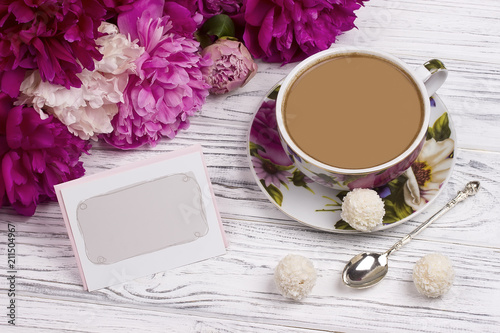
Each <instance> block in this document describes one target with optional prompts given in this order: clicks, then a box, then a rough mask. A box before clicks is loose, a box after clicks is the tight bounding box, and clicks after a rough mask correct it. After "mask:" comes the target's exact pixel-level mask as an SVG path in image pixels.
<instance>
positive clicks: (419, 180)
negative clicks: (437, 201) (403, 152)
mask: <svg viewBox="0 0 500 333" xmlns="http://www.w3.org/2000/svg"><path fill="white" fill-rule="evenodd" d="M453 147H454V142H453V140H452V139H446V140H443V141H439V142H437V141H436V140H435V139H430V140H427V141H426V142H425V144H424V147H423V149H422V152H421V153H420V155H419V156H418V158H417V160H416V161H415V162H414V163H413V165H412V166H411V168H410V169H408V171H406V173H405V175H406V176H407V177H408V180H407V181H406V183H405V185H404V188H403V190H404V198H405V202H406V204H407V205H409V206H410V207H412V208H413V209H414V210H418V209H419V208H421V207H423V206H424V205H425V204H426V203H427V202H429V200H430V199H431V198H433V197H434V196H435V195H436V194H437V192H438V191H439V188H440V187H441V184H442V183H443V182H444V181H445V180H446V176H447V175H448V170H449V169H450V168H451V166H452V164H453V160H452V159H451V158H448V157H449V156H450V154H451V153H452V152H453Z"/></svg>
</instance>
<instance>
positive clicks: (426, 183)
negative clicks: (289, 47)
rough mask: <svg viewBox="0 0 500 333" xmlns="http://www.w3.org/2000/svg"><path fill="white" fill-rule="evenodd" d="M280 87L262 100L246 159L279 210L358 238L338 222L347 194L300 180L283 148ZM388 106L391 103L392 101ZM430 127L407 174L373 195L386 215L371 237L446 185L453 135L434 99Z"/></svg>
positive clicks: (441, 105) (421, 206)
mask: <svg viewBox="0 0 500 333" xmlns="http://www.w3.org/2000/svg"><path fill="white" fill-rule="evenodd" d="M280 84H281V82H279V83H278V84H276V86H275V87H273V89H272V90H271V91H270V92H269V93H268V94H267V95H266V97H265V98H264V100H263V101H262V103H261V104H260V106H259V109H258V110H257V112H256V113H255V115H254V118H253V119H252V122H251V126H250V130H249V135H248V158H249V161H250V170H251V172H252V174H253V175H254V177H255V179H256V181H257V184H258V185H259V187H260V188H261V190H262V191H263V192H264V194H266V196H267V197H268V198H269V200H270V201H271V202H272V203H273V204H274V205H275V206H276V207H278V209H280V210H281V211H282V212H283V213H285V214H286V215H288V216H290V217H291V218H293V219H295V220H297V221H299V222H301V223H303V224H305V225H308V226H310V227H312V228H315V229H320V230H324V231H329V232H339V233H358V232H360V231H357V230H354V229H352V228H351V227H350V226H349V225H348V224H347V223H346V222H344V221H342V220H341V218H340V211H341V204H342V198H343V197H344V195H345V194H346V192H345V191H338V190H334V189H330V188H327V187H324V186H322V185H319V184H317V183H315V182H313V181H312V180H310V179H308V178H306V177H304V175H303V174H302V173H301V172H300V171H299V170H298V169H297V168H296V167H295V166H294V165H293V164H292V162H291V160H290V159H289V158H288V155H287V154H286V153H285V152H284V150H283V148H282V147H281V144H280V142H279V136H278V132H277V130H276V117H275V115H274V104H275V98H276V95H277V91H278V90H279V87H280ZM387 102H388V103H390V96H388V99H387ZM430 124H431V126H430V129H429V134H428V135H427V141H426V142H425V145H424V148H423V149H422V152H421V153H420V155H419V157H418V158H417V161H416V162H415V163H413V165H412V168H411V170H409V171H407V172H406V173H405V174H403V175H402V176H400V177H399V178H398V179H395V180H393V181H392V182H391V183H389V184H388V185H385V186H383V187H380V188H377V189H376V190H377V192H378V193H379V195H380V196H381V197H382V198H383V200H384V202H385V209H386V215H385V217H384V223H383V225H382V226H380V227H378V228H376V229H375V230H374V231H376V230H384V229H387V228H391V227H394V226H396V225H399V224H401V223H403V222H404V221H407V220H410V219H412V218H414V217H415V216H417V215H418V214H419V213H421V212H422V211H423V210H424V209H425V208H426V207H427V206H428V205H429V204H431V202H432V201H433V200H434V199H435V198H436V197H437V196H438V195H439V193H441V191H442V189H443V187H444V185H445V184H446V183H447V182H448V179H449V178H450V175H451V173H452V170H453V166H454V164H455V159H456V158H455V154H454V150H455V142H456V133H455V128H454V126H453V122H452V121H451V117H450V115H449V114H448V112H447V109H446V106H445V105H444V103H443V102H442V101H441V99H440V98H439V96H438V95H437V94H435V95H434V96H432V97H431V117H430ZM413 171H415V172H413Z"/></svg>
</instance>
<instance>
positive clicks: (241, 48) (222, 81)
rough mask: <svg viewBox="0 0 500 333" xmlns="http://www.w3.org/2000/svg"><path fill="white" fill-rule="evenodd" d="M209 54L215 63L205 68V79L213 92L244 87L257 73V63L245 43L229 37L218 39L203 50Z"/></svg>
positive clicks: (221, 92) (205, 54) (218, 93)
mask: <svg viewBox="0 0 500 333" xmlns="http://www.w3.org/2000/svg"><path fill="white" fill-rule="evenodd" d="M201 55H202V56H209V57H210V58H211V59H212V61H213V64H212V65H211V66H210V67H205V68H204V69H203V75H204V76H205V80H206V81H207V82H208V84H210V86H211V87H212V88H210V92H211V93H212V94H217V95H220V94H225V93H227V92H230V91H233V90H235V89H237V88H239V87H243V86H244V85H245V84H246V83H247V82H248V81H250V80H251V79H252V78H253V77H254V76H255V74H256V73H257V64H256V63H255V62H254V61H253V59H252V56H251V55H250V52H248V50H247V48H246V47H245V45H243V44H242V43H240V42H237V41H234V40H229V39H218V40H217V41H216V42H215V43H214V44H212V45H209V46H207V47H206V48H204V49H203V51H202V52H201Z"/></svg>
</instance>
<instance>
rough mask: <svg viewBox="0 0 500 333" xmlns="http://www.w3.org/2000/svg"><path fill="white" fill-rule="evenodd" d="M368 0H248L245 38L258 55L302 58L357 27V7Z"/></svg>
mask: <svg viewBox="0 0 500 333" xmlns="http://www.w3.org/2000/svg"><path fill="white" fill-rule="evenodd" d="M364 1H365V0H342V1H340V0H319V1H311V0H289V1H282V0H247V1H246V9H245V21H246V26H245V32H244V34H243V40H244V41H245V45H246V46H247V47H248V49H249V50H250V53H251V54H252V55H253V56H254V57H255V58H262V59H263V60H264V61H268V62H283V63H289V62H294V61H300V60H303V59H304V58H306V57H307V56H309V55H312V54H314V53H317V52H319V51H322V50H326V49H327V48H329V47H330V45H331V44H332V43H334V42H335V39H336V37H337V36H338V35H340V34H341V33H342V32H343V31H347V30H350V29H352V28H354V19H355V18H356V15H355V14H354V11H355V10H356V9H358V8H359V7H360V6H361V5H362V3H363V2H364Z"/></svg>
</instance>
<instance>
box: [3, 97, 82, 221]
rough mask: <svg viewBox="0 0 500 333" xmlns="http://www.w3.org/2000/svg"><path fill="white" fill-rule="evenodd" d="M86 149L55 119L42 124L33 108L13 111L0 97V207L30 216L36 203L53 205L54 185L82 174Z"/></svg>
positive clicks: (54, 197) (16, 108) (5, 100)
mask: <svg viewBox="0 0 500 333" xmlns="http://www.w3.org/2000/svg"><path fill="white" fill-rule="evenodd" d="M89 149H90V145H89V144H88V142H86V141H83V140H81V139H79V138H77V137H75V136H73V135H72V134H71V133H69V132H68V130H67V129H66V126H64V125H63V124H61V123H60V122H59V121H58V120H57V119H55V118H53V117H52V116H50V117H48V118H47V119H43V120H42V119H40V116H39V115H38V113H37V112H36V111H35V110H34V109H33V108H28V107H24V106H15V107H13V106H12V100H9V98H8V97H7V95H5V94H3V93H0V207H1V205H2V204H7V205H11V206H12V207H13V208H14V209H15V210H16V212H17V213H19V214H22V215H33V214H34V213H35V209H36V206H37V204H38V203H41V202H44V201H48V200H53V201H55V200H56V196H55V192H54V185H55V184H59V183H61V182H65V181H68V180H71V179H75V178H78V177H81V176H82V175H83V174H84V172H85V170H84V168H83V165H82V162H79V161H78V159H79V158H80V155H81V154H82V153H84V152H85V153H88V150H89Z"/></svg>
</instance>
